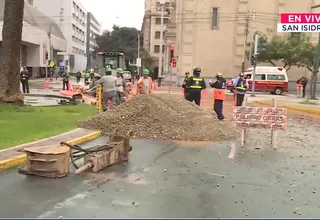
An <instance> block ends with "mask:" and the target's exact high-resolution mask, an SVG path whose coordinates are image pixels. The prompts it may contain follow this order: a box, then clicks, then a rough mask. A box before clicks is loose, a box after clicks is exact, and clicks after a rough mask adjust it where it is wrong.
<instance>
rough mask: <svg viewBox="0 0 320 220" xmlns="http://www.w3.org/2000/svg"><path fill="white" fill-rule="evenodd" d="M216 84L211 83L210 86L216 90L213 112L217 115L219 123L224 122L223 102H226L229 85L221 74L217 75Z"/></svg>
mask: <svg viewBox="0 0 320 220" xmlns="http://www.w3.org/2000/svg"><path fill="white" fill-rule="evenodd" d="M216 79H217V81H216V82H212V81H209V83H210V86H211V87H212V88H214V92H213V97H214V104H213V110H214V111H215V112H216V114H217V119H218V120H219V121H222V120H224V115H223V101H224V100H225V96H226V93H225V89H226V85H227V81H226V80H225V79H224V78H223V76H222V74H221V73H218V74H217V75H216Z"/></svg>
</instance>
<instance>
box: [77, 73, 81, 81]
mask: <svg viewBox="0 0 320 220" xmlns="http://www.w3.org/2000/svg"><path fill="white" fill-rule="evenodd" d="M76 79H77V83H79V82H80V80H81V72H80V71H78V72H77V73H76Z"/></svg>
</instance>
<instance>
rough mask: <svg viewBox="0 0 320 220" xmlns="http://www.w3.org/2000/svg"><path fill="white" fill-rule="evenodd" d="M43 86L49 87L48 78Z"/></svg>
mask: <svg viewBox="0 0 320 220" xmlns="http://www.w3.org/2000/svg"><path fill="white" fill-rule="evenodd" d="M45 88H46V89H49V80H48V79H47V80H46V83H45Z"/></svg>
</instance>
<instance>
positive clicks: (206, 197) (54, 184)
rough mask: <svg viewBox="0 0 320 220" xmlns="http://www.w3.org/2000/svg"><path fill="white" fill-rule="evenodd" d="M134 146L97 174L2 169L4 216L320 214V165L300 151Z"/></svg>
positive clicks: (157, 144) (0, 184) (162, 144)
mask: <svg viewBox="0 0 320 220" xmlns="http://www.w3.org/2000/svg"><path fill="white" fill-rule="evenodd" d="M98 143H102V139H101V138H100V139H99V140H97V141H95V142H93V143H91V145H95V144H98ZM86 146H88V144H87V145H86ZM132 146H133V151H132V152H131V159H130V161H129V163H128V164H119V165H117V166H114V167H111V168H108V169H107V170H105V171H104V172H102V173H99V174H91V173H89V174H83V175H79V176H75V175H74V174H71V175H69V176H68V177H66V178H62V179H43V178H38V177H34V176H24V175H21V174H17V173H16V169H11V170H9V171H7V172H3V173H0V179H1V181H0V198H1V199H2V201H1V205H0V217H5V218H6V217H7V218H9V217H12V218H15V217H20V218H21V217H30V218H37V217H41V218H54V217H56V218H58V217H63V218H67V217H70V218H92V217H98V218H108V217H112V218H121V217H122V218H125V217H131V218H134V217H137V218H143V217H146V218H147V217H153V218H157V217H159V218H160V217H162V218H164V217H172V218H173V217H178V218H183V217H186V218H192V217H195V218H202V217H203V218H204V217H212V218H214V217H218V218H223V217H225V218H226V217H237V218H243V217H248V218H259V217H260V218H261V217H265V218H294V217H296V218H307V217H310V218H311V217H313V218H316V217H319V208H320V205H319V201H320V194H319V193H318V192H316V191H315V190H316V187H317V186H319V182H320V178H319V175H318V173H319V172H318V171H319V167H318V165H317V163H315V165H314V164H313V163H314V162H315V161H313V160H310V159H307V158H305V157H302V156H299V153H298V154H297V152H295V153H292V154H291V153H290V151H281V150H278V151H275V150H273V149H271V148H268V147H266V148H264V149H260V150H254V149H252V150H250V149H245V150H243V149H242V150H241V149H238V150H237V152H235V151H234V148H232V149H231V148H229V147H228V145H227V144H216V145H200V144H193V145H186V144H174V143H171V142H164V141H148V140H134V141H133V142H132ZM307 153H309V154H312V153H313V152H311V151H309V152H307ZM316 161H317V160H316Z"/></svg>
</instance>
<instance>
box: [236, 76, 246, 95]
mask: <svg viewBox="0 0 320 220" xmlns="http://www.w3.org/2000/svg"><path fill="white" fill-rule="evenodd" d="M233 83H234V88H235V89H236V92H237V94H246V92H247V89H248V82H247V80H246V79H243V78H240V77H239V78H236V79H234V80H233Z"/></svg>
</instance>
